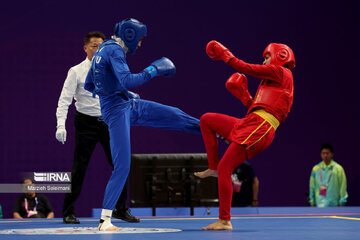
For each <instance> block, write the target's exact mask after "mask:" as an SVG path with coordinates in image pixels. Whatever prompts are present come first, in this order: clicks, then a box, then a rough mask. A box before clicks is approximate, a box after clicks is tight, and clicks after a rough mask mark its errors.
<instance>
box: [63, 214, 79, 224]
mask: <svg viewBox="0 0 360 240" xmlns="http://www.w3.org/2000/svg"><path fill="white" fill-rule="evenodd" d="M63 223H65V224H79V223H80V221H79V219H77V218H76V217H75V216H74V215H69V216H65V217H64V218H63Z"/></svg>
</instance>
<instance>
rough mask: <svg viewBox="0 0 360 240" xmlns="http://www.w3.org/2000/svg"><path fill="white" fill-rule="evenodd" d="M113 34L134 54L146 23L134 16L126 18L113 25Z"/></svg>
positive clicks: (143, 34) (144, 33)
mask: <svg viewBox="0 0 360 240" xmlns="http://www.w3.org/2000/svg"><path fill="white" fill-rule="evenodd" d="M114 33H115V36H116V37H119V38H121V39H122V40H123V41H124V43H125V45H126V47H127V48H128V49H129V52H130V53H132V54H134V53H135V51H136V48H137V45H138V43H139V40H140V38H141V37H145V36H146V33H147V28H146V25H145V24H143V23H141V22H139V21H138V20H136V19H134V18H127V19H125V20H123V21H121V22H119V23H117V24H116V25H115V31H114Z"/></svg>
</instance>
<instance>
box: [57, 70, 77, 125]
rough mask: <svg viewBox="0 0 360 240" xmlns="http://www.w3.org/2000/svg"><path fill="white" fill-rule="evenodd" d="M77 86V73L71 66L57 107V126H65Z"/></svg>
mask: <svg viewBox="0 0 360 240" xmlns="http://www.w3.org/2000/svg"><path fill="white" fill-rule="evenodd" d="M76 87H77V81H76V73H75V71H74V70H73V69H72V68H71V69H70V70H69V72H68V75H67V77H66V80H65V82H64V86H63V88H62V91H61V94H60V98H59V101H58V107H57V109H56V119H57V126H58V127H59V126H65V121H66V118H67V113H68V110H69V106H70V104H71V103H72V100H73V98H74V95H75V92H76Z"/></svg>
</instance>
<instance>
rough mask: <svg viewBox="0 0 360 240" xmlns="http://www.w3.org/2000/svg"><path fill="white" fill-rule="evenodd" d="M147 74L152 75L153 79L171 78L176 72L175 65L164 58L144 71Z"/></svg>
mask: <svg viewBox="0 0 360 240" xmlns="http://www.w3.org/2000/svg"><path fill="white" fill-rule="evenodd" d="M144 71H145V72H147V73H149V74H150V75H151V78H153V77H156V76H165V77H171V76H172V75H174V74H175V72H176V67H175V65H174V63H173V62H172V61H171V60H170V59H168V58H166V57H162V58H160V59H159V60H156V61H155V62H153V63H151V65H150V66H149V67H147V68H145V69H144Z"/></svg>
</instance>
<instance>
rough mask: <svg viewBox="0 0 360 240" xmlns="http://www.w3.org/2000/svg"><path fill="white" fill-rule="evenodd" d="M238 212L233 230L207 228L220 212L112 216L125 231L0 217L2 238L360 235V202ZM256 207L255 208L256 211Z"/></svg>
mask: <svg viewBox="0 0 360 240" xmlns="http://www.w3.org/2000/svg"><path fill="white" fill-rule="evenodd" d="M244 211H247V212H248V213H245V214H241V213H240V214H234V215H233V217H232V224H233V228H234V230H233V231H203V230H201V228H202V227H204V226H207V225H208V224H210V223H212V222H214V221H216V220H217V217H216V216H194V217H170V216H168V217H142V218H141V222H140V223H126V222H123V221H120V220H113V222H114V224H115V225H117V226H119V227H122V228H124V231H123V232H124V233H120V232H121V231H120V232H119V233H105V234H102V233H99V232H97V231H96V230H95V228H96V227H97V225H98V219H94V218H81V219H80V221H81V224H79V225H65V224H63V223H62V219H31V220H30V219H26V220H13V219H3V220H0V239H1V240H10V239H11V240H14V239H16V240H18V239H24V240H27V239H28V240H39V239H66V240H78V239H89V240H92V239H106V240H111V239H147V240H153V239H154V240H155V239H164V240H165V239H166V240H168V239H178V240H190V239H196V240H204V239H206V240H213V239H214V240H215V239H217V240H219V239H220V240H227V239H239V240H240V239H246V240H252V239H253V240H257V239H280V240H282V239H287V240H289V239H295V240H297V239H299V240H300V239H301V240H303V239H317V240H318V239H326V240H331V239H336V240H346V239H354V240H355V239H356V240H358V239H360V207H356V208H350V207H344V208H328V209H317V208H260V209H257V210H256V211H255V209H252V210H251V211H250V209H244ZM254 211H255V212H254Z"/></svg>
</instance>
